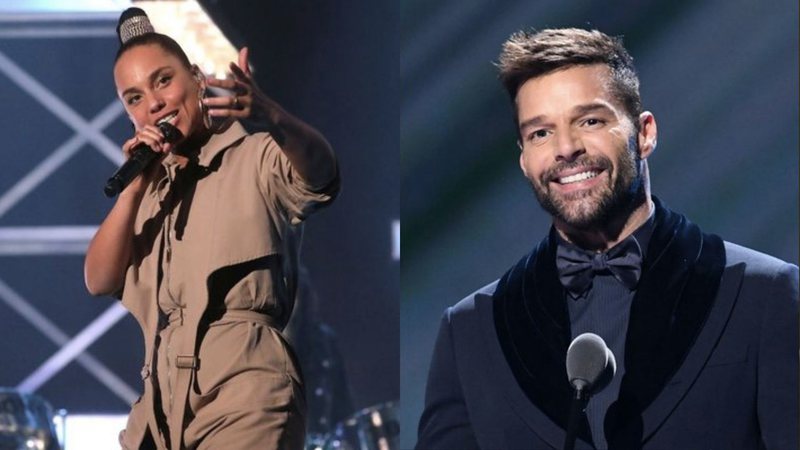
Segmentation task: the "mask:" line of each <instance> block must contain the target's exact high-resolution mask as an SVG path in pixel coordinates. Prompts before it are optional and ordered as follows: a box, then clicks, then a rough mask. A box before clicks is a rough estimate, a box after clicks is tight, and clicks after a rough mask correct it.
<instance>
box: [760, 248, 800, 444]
mask: <svg viewBox="0 0 800 450" xmlns="http://www.w3.org/2000/svg"><path fill="white" fill-rule="evenodd" d="M765 294H766V293H765ZM798 296H800V293H798V268H797V266H794V265H790V264H786V265H784V266H783V267H782V270H780V271H778V272H777V274H776V275H775V279H774V282H773V283H772V289H771V291H770V293H769V294H767V295H765V296H764V298H763V299H762V301H764V303H765V309H764V311H765V313H764V315H763V316H762V323H761V338H760V342H759V351H758V398H757V412H758V422H759V427H760V428H761V439H762V441H763V444H764V446H765V448H767V449H784V448H787V449H788V448H800V447H798V424H800V417H799V416H798V383H800V379H798V350H800V349H798Z"/></svg>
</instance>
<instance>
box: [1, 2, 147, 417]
mask: <svg viewBox="0 0 800 450" xmlns="http://www.w3.org/2000/svg"><path fill="white" fill-rule="evenodd" d="M75 16H76V15H74V14H72V15H68V16H62V17H54V16H53V15H45V16H39V15H33V16H13V15H12V16H0V23H3V22H12V21H13V22H15V23H17V24H18V23H19V22H23V23H25V22H42V21H43V18H44V19H46V21H49V22H61V24H60V25H58V26H49V25H48V26H39V25H35V24H34V25H25V26H16V27H10V28H11V29H4V30H3V31H2V32H0V40H2V39H21V38H23V39H33V38H53V37H56V36H57V37H59V38H71V37H84V38H85V37H104V36H109V37H111V36H115V33H114V30H113V25H111V24H109V25H108V26H107V27H102V26H101V27H98V26H96V25H92V26H84V27H81V26H80V25H79V24H76V22H75V19H76V17H75ZM88 17H91V18H92V19H94V20H96V19H97V15H89V16H88ZM0 73H2V74H3V75H5V76H6V77H8V78H9V79H10V80H11V81H12V82H13V83H14V84H15V85H16V86H17V87H18V88H19V89H21V90H22V91H24V92H25V93H27V94H28V95H30V97H31V98H33V99H34V100H35V101H37V102H38V103H39V104H41V105H42V106H43V107H44V108H46V109H47V110H48V111H50V112H51V113H52V114H53V115H54V116H56V117H57V118H58V119H60V120H61V121H62V122H63V123H64V124H66V125H67V126H68V127H70V128H71V129H72V130H73V131H74V134H73V135H72V136H71V137H70V138H69V139H67V140H66V141H65V142H64V143H62V144H61V145H60V146H58V147H57V148H55V149H54V150H53V151H52V153H50V154H49V156H47V157H46V158H45V159H44V160H42V161H41V162H40V163H39V164H38V165H36V166H35V167H34V168H33V169H32V170H31V171H30V172H29V173H27V174H26V175H25V176H23V177H22V178H21V179H20V180H19V181H17V183H15V184H14V185H13V186H12V187H11V188H9V189H8V190H7V191H5V192H3V193H2V194H1V195H0V217H2V216H4V215H5V214H6V213H7V212H8V211H9V210H10V209H11V208H13V207H14V206H15V205H17V204H18V203H19V202H20V201H22V200H23V199H24V198H25V197H26V196H27V195H28V194H30V193H31V192H32V191H33V190H35V189H36V188H37V187H38V186H39V185H40V184H41V183H42V182H43V181H44V180H45V179H47V178H48V177H49V176H50V175H52V174H53V173H54V172H55V171H57V170H58V169H59V168H60V167H61V166H63V165H64V164H65V163H66V162H67V161H68V160H69V159H70V158H71V157H73V156H74V155H75V154H76V153H78V151H79V150H80V149H81V148H83V147H84V146H85V145H86V144H91V146H92V148H94V149H96V150H97V151H99V152H100V153H101V154H103V155H104V156H105V157H107V158H108V159H109V160H110V161H111V162H113V163H114V164H115V165H119V164H121V163H122V161H123V156H122V152H121V151H120V149H119V146H118V145H117V144H115V143H114V142H113V141H112V140H111V139H109V138H108V137H107V136H106V135H105V134H104V133H103V130H104V129H105V128H106V127H107V126H109V125H110V124H111V123H112V122H113V121H114V120H116V119H117V118H118V117H119V116H121V115H122V114H123V113H124V108H123V107H122V105H121V104H120V102H119V100H117V99H116V98H113V99H111V100H110V101H109V103H108V105H107V106H106V107H104V108H103V109H101V110H100V111H99V112H98V113H97V114H96V115H95V116H94V117H93V118H91V119H89V120H87V119H85V118H84V117H82V116H81V115H80V114H78V113H77V112H76V111H75V110H74V109H73V108H71V107H70V106H69V105H68V104H67V103H66V102H64V101H63V100H62V99H60V98H59V97H58V96H56V95H55V94H53V92H51V91H50V90H49V89H47V87H45V86H44V85H42V84H41V83H40V82H39V81H38V80H36V78H34V77H33V76H32V75H31V74H29V73H27V72H26V71H25V70H23V69H22V68H21V67H19V66H18V65H17V64H15V63H14V61H12V60H11V58H9V57H8V56H6V55H5V54H4V53H3V52H2V51H0ZM96 229H97V227H93V226H58V227H37V226H30V227H0V256H19V255H31V254H36V255H62V254H84V253H85V251H86V247H87V245H88V242H89V240H90V239H91V237H92V236H93V235H94V232H95V231H96ZM0 300H2V301H3V302H4V303H6V304H7V305H8V306H9V307H11V308H12V309H13V310H14V311H15V312H16V313H17V314H19V315H20V316H22V317H23V318H24V319H25V320H26V321H27V322H28V323H30V324H31V325H32V326H33V327H34V328H35V329H37V330H38V331H39V332H41V333H42V334H43V335H44V336H45V337H46V338H48V339H49V340H50V341H51V342H53V343H54V344H56V345H57V346H59V347H60V349H59V350H58V351H57V352H56V353H54V354H53V355H52V356H51V357H50V358H48V359H47V360H46V361H44V362H43V363H42V364H41V365H40V366H39V367H38V368H37V369H36V370H35V371H33V372H32V373H31V374H30V375H29V376H27V377H26V378H25V379H24V380H23V381H22V382H21V383H20V384H19V385H18V386H17V388H18V389H20V390H22V391H27V392H32V391H35V390H37V389H38V388H39V387H40V386H42V385H43V384H44V383H46V382H47V381H48V380H50V379H51V378H53V377H54V376H55V375H56V374H58V373H59V372H60V371H61V370H62V369H63V368H64V367H66V366H67V365H68V364H69V363H70V362H72V361H73V360H75V361H77V362H78V363H79V364H80V365H82V366H83V367H84V368H86V370H87V371H88V372H89V373H90V374H92V376H94V377H95V378H97V380H98V381H99V382H100V383H102V384H103V385H105V386H106V387H107V388H108V389H109V390H111V392H113V393H114V394H116V396H118V397H119V398H120V399H122V400H123V401H124V402H126V403H128V404H130V403H132V402H133V401H134V400H135V399H136V397H137V396H138V393H137V391H136V390H135V389H133V388H131V387H130V386H129V385H128V384H127V383H125V382H124V381H123V380H122V379H120V378H119V377H118V376H117V375H116V374H114V373H113V372H112V371H111V370H110V369H108V367H106V366H105V365H104V364H103V363H101V362H100V361H99V360H97V359H96V358H95V357H93V356H92V355H91V354H89V353H88V352H87V351H86V349H87V348H88V347H89V346H90V345H91V344H92V343H94V342H95V341H97V340H98V339H100V338H101V337H102V336H103V334H105V333H106V332H107V331H108V330H109V329H111V327H113V326H114V325H115V324H116V323H118V322H119V320H120V319H122V318H123V317H124V316H125V314H126V311H125V309H124V308H123V307H122V306H121V305H120V304H119V303H114V304H113V305H112V306H110V307H109V308H108V309H106V311H104V312H103V313H102V314H100V316H98V317H97V318H95V319H94V320H92V321H91V322H90V323H89V324H88V325H87V326H86V327H85V328H83V330H82V331H80V332H79V333H78V334H76V335H75V336H72V337H69V336H68V335H67V334H66V333H64V332H63V331H61V330H60V329H59V328H58V327H57V326H56V325H55V324H54V323H53V322H51V321H50V320H49V319H47V317H45V315H43V314H42V313H41V312H39V311H38V310H37V309H36V308H35V307H34V305H33V303H32V302H31V301H29V300H27V299H25V298H23V297H22V296H21V295H19V294H18V293H17V292H15V291H14V290H13V289H12V288H11V287H10V286H9V285H8V284H7V283H6V282H5V281H3V280H2V279H0Z"/></svg>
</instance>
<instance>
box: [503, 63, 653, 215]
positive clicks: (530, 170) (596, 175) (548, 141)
mask: <svg viewBox="0 0 800 450" xmlns="http://www.w3.org/2000/svg"><path fill="white" fill-rule="evenodd" d="M611 82H612V81H611V74H610V70H609V68H608V67H607V66H605V65H602V64H594V65H583V66H574V67H570V68H566V69H562V70H558V71H555V72H552V73H549V74H546V75H543V76H540V77H536V78H533V79H530V80H528V81H527V82H525V83H524V84H523V85H522V86H521V87H520V89H519V91H518V92H517V97H516V102H517V118H518V121H519V133H520V147H521V148H522V154H521V155H520V167H521V168H522V171H523V173H524V174H525V176H526V177H527V178H528V180H530V182H531V185H532V186H533V190H534V192H535V193H536V198H537V199H538V200H539V203H540V204H541V205H542V207H543V208H544V209H545V210H546V211H547V212H548V213H550V215H552V216H553V218H554V220H555V221H556V222H559V221H560V222H562V223H564V224H566V225H569V226H571V227H574V228H577V229H587V228H592V227H596V226H599V225H601V224H603V223H604V222H605V221H607V220H608V219H609V218H610V217H611V216H612V215H614V214H615V213H616V212H617V211H620V210H626V209H627V208H628V207H629V206H630V205H631V202H632V200H634V199H635V198H636V197H638V194H641V193H643V189H644V188H643V183H642V177H641V171H640V164H639V157H640V155H639V154H638V152H639V148H638V145H637V138H638V136H637V131H636V127H635V126H634V123H633V121H632V120H631V118H630V117H629V116H628V115H627V114H626V113H625V110H624V108H623V107H622V105H621V104H620V102H619V101H617V100H616V99H615V97H614V96H613V95H612V92H611Z"/></svg>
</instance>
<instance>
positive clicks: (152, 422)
mask: <svg viewBox="0 0 800 450" xmlns="http://www.w3.org/2000/svg"><path fill="white" fill-rule="evenodd" d="M118 32H119V34H120V40H121V43H122V44H121V47H120V49H119V51H118V53H117V58H116V62H115V65H114V81H115V84H116V88H117V92H118V95H119V97H120V99H121V100H122V102H123V104H124V105H125V110H126V111H127V113H128V116H129V117H130V119H131V121H132V122H133V125H134V127H135V134H134V136H133V137H132V138H130V139H129V140H127V141H126V142H125V143H124V145H123V146H122V150H123V152H124V153H125V154H126V156H128V157H130V155H131V152H132V149H134V148H135V147H137V146H139V145H140V144H145V145H147V146H148V147H150V148H151V149H152V150H154V151H155V152H158V154H159V159H158V161H155V162H154V163H153V164H151V165H150V166H148V168H147V169H146V170H145V171H144V173H142V174H141V175H140V176H139V177H137V178H135V179H134V180H133V181H132V182H131V183H130V184H129V185H128V186H127V187H126V188H125V189H124V190H123V191H122V192H121V193H120V195H119V198H118V199H117V202H116V204H115V205H114V207H113V208H112V209H111V211H110V212H109V214H108V216H107V217H106V219H105V220H104V221H103V223H102V225H101V226H100V228H99V229H98V231H97V234H96V235H95V236H94V238H93V239H92V242H91V243H90V245H89V248H88V251H87V254H86V262H85V277H86V285H87V287H88V289H89V292H91V293H92V294H93V295H109V294H113V295H116V296H121V298H122V303H123V305H125V306H126V307H127V308H128V309H129V310H130V312H131V314H133V316H134V317H135V318H136V320H137V321H138V322H139V324H140V325H141V327H142V331H143V334H144V339H145V361H144V367H143V368H142V379H143V380H144V394H143V395H142V397H141V399H140V400H139V401H137V403H135V404H134V406H133V409H132V410H131V413H130V416H129V418H128V424H127V426H126V429H125V430H124V431H123V432H122V433H120V443H121V445H122V446H123V448H125V449H139V448H157V449H170V450H177V449H183V448H189V449H223V448H224V449H300V448H302V447H303V440H304V434H305V431H304V423H305V409H306V407H305V400H304V394H303V387H302V379H301V376H300V373H299V369H298V368H297V365H296V363H295V359H294V357H293V356H292V355H293V354H292V351H291V349H290V348H289V347H288V345H287V344H286V342H285V340H284V339H283V337H282V336H281V334H280V330H281V329H282V328H283V326H284V325H285V324H286V321H287V320H288V318H289V316H290V314H291V312H292V299H293V298H294V288H295V280H296V263H297V252H298V242H299V240H298V237H297V233H298V231H299V230H298V226H299V225H300V224H301V223H302V221H303V220H304V219H305V218H306V217H308V215H309V214H311V213H312V212H313V211H315V210H316V209H318V208H320V207H322V206H324V205H326V204H328V203H330V202H331V201H332V200H333V199H334V197H335V196H336V194H337V192H338V187H339V177H338V170H337V164H336V159H335V157H334V155H333V152H332V150H331V148H330V146H329V145H328V143H327V142H326V141H325V139H324V138H323V137H322V136H321V135H320V134H319V133H318V132H317V131H316V130H314V129H313V128H311V127H310V126H309V125H307V124H305V123H304V122H302V121H301V120H299V119H297V118H295V117H293V116H292V115H290V114H289V113H287V112H286V111H284V110H283V109H282V108H281V107H280V106H279V105H277V104H276V103H275V102H274V101H272V100H271V99H269V98H268V97H267V96H265V95H264V94H263V93H262V92H261V91H260V89H259V88H258V87H257V86H256V84H255V83H254V81H253V79H252V76H251V74H250V71H249V69H248V64H247V62H248V56H247V49H242V51H241V52H240V54H239V61H238V64H234V63H231V65H230V69H231V72H232V75H233V76H232V78H230V79H225V80H219V79H213V78H208V79H207V78H205V77H204V76H203V75H202V74H201V73H200V72H199V70H198V69H197V67H196V66H192V65H191V64H190V62H189V61H188V59H187V57H186V54H185V53H184V52H183V50H182V49H181V48H180V46H178V44H177V43H176V42H175V41H174V40H172V39H171V38H169V37H167V36H165V35H162V34H158V33H155V32H154V31H153V30H152V26H150V24H149V21H148V20H147V16H146V15H145V14H144V12H143V11H142V10H140V9H138V8H131V9H129V10H127V11H125V12H124V13H123V14H122V16H121V17H120V25H119V27H118ZM208 87H216V88H221V89H224V90H226V91H227V92H229V94H228V95H226V96H220V97H214V98H212V97H206V96H205V92H206V89H207V88H208ZM212 118H214V119H215V120H212ZM220 118H221V119H222V120H221V121H222V122H224V123H225V125H224V126H222V127H215V126H212V124H213V123H214V122H219V121H220ZM225 119H228V120H225ZM237 119H250V120H257V121H260V122H261V123H262V124H263V125H264V126H265V127H267V129H269V130H270V133H255V134H248V133H247V132H246V131H245V130H244V128H243V127H242V126H241V125H240V124H239V123H238V122H237V121H236V120H237ZM164 122H166V123H169V124H171V125H173V126H174V127H175V128H177V130H178V131H179V139H178V140H177V141H176V142H174V143H168V142H166V140H165V138H164V136H163V134H162V132H161V130H160V128H159V127H158V124H160V123H164Z"/></svg>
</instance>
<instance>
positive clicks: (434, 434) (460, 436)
mask: <svg viewBox="0 0 800 450" xmlns="http://www.w3.org/2000/svg"><path fill="white" fill-rule="evenodd" d="M450 312H451V309H448V310H447V311H446V312H445V314H444V317H443V318H442V324H441V327H440V328H439V335H438V337H437V338H436V346H435V347H434V350H433V357H432V359H431V366H430V371H429V372H428V384H427V387H426V389H425V409H424V410H423V412H422V417H421V418H420V421H419V429H418V441H417V445H416V449H417V450H437V449H442V450H452V449H460V450H470V449H477V448H479V447H478V443H477V442H476V440H475V435H474V433H473V431H472V426H471V424H470V419H469V413H468V411H467V406H466V403H465V400H464V394H463V392H462V389H461V382H460V380H459V374H458V367H457V366H456V360H455V355H454V349H453V339H452V332H451V326H450Z"/></svg>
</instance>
